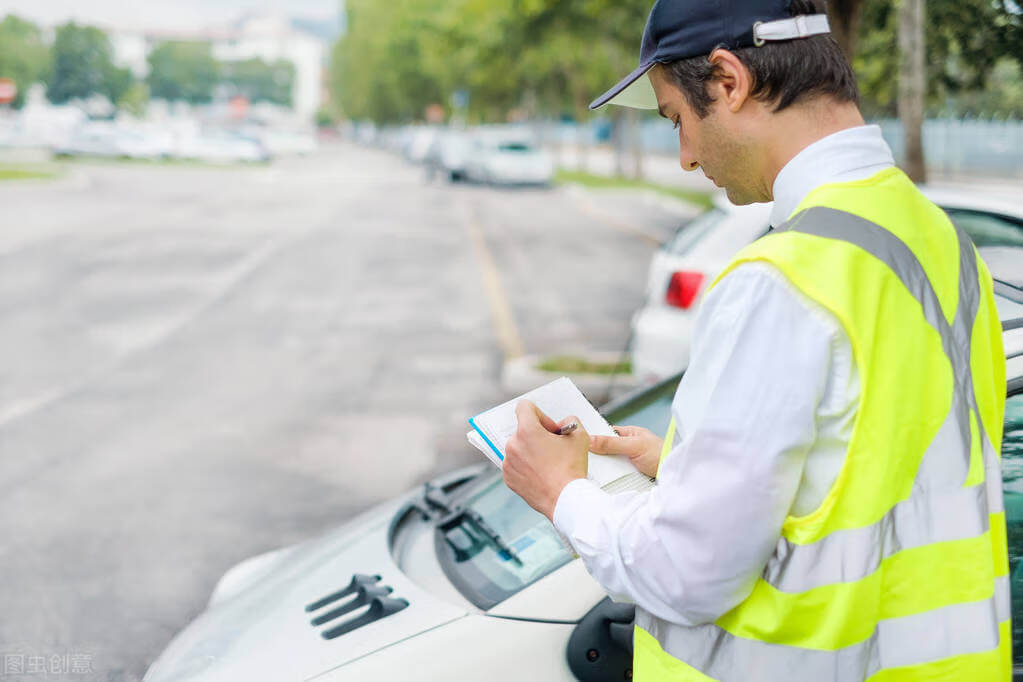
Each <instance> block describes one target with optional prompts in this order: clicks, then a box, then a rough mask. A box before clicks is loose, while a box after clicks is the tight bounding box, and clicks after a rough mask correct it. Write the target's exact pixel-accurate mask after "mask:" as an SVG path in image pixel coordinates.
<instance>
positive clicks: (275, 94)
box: [220, 58, 295, 106]
mask: <svg viewBox="0 0 1023 682" xmlns="http://www.w3.org/2000/svg"><path fill="white" fill-rule="evenodd" d="M220 71H221V80H222V82H223V83H224V84H225V85H227V86H228V87H229V89H230V90H231V91H232V92H233V93H234V94H238V95H244V96H245V97H247V98H248V99H249V100H250V101H252V102H271V103H273V104H280V105H283V106H290V105H291V89H292V84H293V83H294V82H295V65H294V64H292V63H291V62H289V61H287V60H284V59H279V60H277V61H275V62H273V63H271V64H268V63H267V62H265V61H263V60H262V59H257V58H253V59H245V60H241V61H236V62H222V63H221V67H220Z"/></svg>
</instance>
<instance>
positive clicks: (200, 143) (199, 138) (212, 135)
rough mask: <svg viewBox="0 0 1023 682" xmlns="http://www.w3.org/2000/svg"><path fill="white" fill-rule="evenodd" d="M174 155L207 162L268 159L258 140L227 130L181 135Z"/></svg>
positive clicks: (251, 161)
mask: <svg viewBox="0 0 1023 682" xmlns="http://www.w3.org/2000/svg"><path fill="white" fill-rule="evenodd" d="M175 156H177V157H178V158H181V159H189V160H195V161H205V162H207V163H238V162H247V163H257V162H263V161H269V160H270V154H269V153H268V152H267V150H266V148H265V147H264V146H263V145H262V144H260V142H259V141H258V140H254V139H252V138H249V137H243V136H241V135H235V134H233V133H229V132H205V133H201V134H198V135H189V136H184V137H182V138H181V139H180V140H179V142H178V147H177V151H176V153H175Z"/></svg>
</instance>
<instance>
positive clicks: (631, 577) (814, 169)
mask: <svg viewBox="0 0 1023 682" xmlns="http://www.w3.org/2000/svg"><path fill="white" fill-rule="evenodd" d="M819 12H820V10H819V9H817V8H815V7H813V6H812V5H811V4H810V3H809V2H807V1H805V0H790V2H786V1H785V0H747V1H744V2H742V3H725V2H717V1H715V0H693V1H691V2H689V1H683V0H658V1H657V2H656V4H655V5H654V7H653V10H652V11H651V14H650V18H649V20H648V22H647V27H646V30H645V32H644V36H643V44H642V51H641V56H640V65H639V68H638V69H636V70H635V71H634V72H633V73H632V74H630V75H629V76H628V77H627V78H626V79H624V80H623V81H622V82H621V83H619V84H618V85H617V86H616V87H615V88H613V89H612V90H611V91H609V92H608V93H607V94H606V95H604V96H603V97H601V98H600V99H599V100H597V102H595V103H594V104H595V105H596V106H600V105H602V104H604V103H606V102H608V101H609V100H612V99H613V100H614V101H615V102H616V103H618V102H621V103H624V104H627V105H630V106H647V107H650V108H657V109H658V110H659V111H660V113H661V115H662V116H664V117H666V118H668V119H669V120H671V121H672V122H673V123H674V124H675V126H676V128H678V130H679V143H680V160H681V164H682V167H683V168H684V169H686V170H695V169H697V168H702V169H703V171H704V173H706V174H707V176H708V177H709V178H711V179H712V180H713V181H714V182H715V183H716V184H717V185H719V186H720V187H723V188H724V189H725V190H726V192H727V193H728V197H729V198H730V199H731V200H732V201H733V202H735V203H737V204H747V203H751V202H756V201H770V200H773V201H774V209H773V213H772V218H771V223H772V225H773V227H774V229H773V230H772V232H771V233H770V234H768V235H766V236H765V237H763V238H761V239H759V240H758V241H756V242H754V243H753V244H752V245H750V246H748V247H747V248H745V249H743V250H742V251H741V252H740V253H739V254H738V255H737V256H736V258H735V259H734V260H733V261H732V263H731V264H730V265H729V266H728V267H727V268H726V269H725V271H724V273H723V274H722V275H721V276H720V277H719V278H718V280H717V281H716V282H715V283H714V284H713V285H712V286H711V288H710V289H709V290H708V291H707V292H705V294H704V300H703V302H702V304H701V309H700V311H699V314H698V317H697V323H696V328H695V331H694V336H693V342H692V355H691V362H690V367H689V369H688V371H687V372H686V374H685V377H684V378H683V380H682V382H681V384H680V385H679V388H678V391H677V393H676V396H675V399H674V401H673V404H672V416H673V421H672V425H671V427H670V428H669V430H668V434H667V436H666V438H665V440H664V442H663V445H662V441H661V439H660V438H658V437H657V436H656V435H654V434H651V433H649V432H647V431H645V430H643V429H638V428H630V427H619V432H620V434H621V437H620V438H613V437H595V438H593V439H592V440H591V439H590V438H589V437H588V435H587V434H585V433H583V432H581V431H576V432H575V433H573V434H572V435H570V436H558V435H554V434H553V433H552V432H553V431H555V430H556V429H557V427H558V425H557V424H555V423H553V422H552V421H551V420H550V419H549V418H548V417H546V415H543V414H542V413H541V412H540V411H539V410H538V409H537V408H536V407H535V406H534V405H532V404H530V403H528V402H523V403H521V404H520V405H519V406H518V411H517V413H518V417H519V426H518V431H517V432H516V434H515V436H514V437H513V438H512V440H511V441H510V442H509V443H508V446H507V453H506V459H505V461H504V477H505V481H506V483H507V485H508V486H509V487H510V488H511V489H512V490H514V491H515V492H516V493H518V494H519V495H521V496H522V497H523V499H525V501H526V502H527V503H529V504H530V505H531V506H532V507H533V508H535V509H537V510H538V511H540V512H541V513H543V514H545V515H546V516H547V517H548V518H550V519H551V520H552V521H553V522H554V524H555V526H556V527H557V528H558V530H559V531H560V532H561V533H562V534H563V535H564V536H565V537H566V538H568V539H569V540H570V541H571V543H572V545H573V547H574V548H575V550H576V551H577V552H578V554H579V555H580V556H581V558H582V559H583V561H584V562H585V565H586V567H587V569H588V570H589V572H590V573H591V574H592V575H593V577H594V578H596V579H597V580H598V581H599V582H600V583H601V584H602V585H603V586H604V588H605V589H607V591H608V592H609V593H610V594H612V595H613V596H615V597H616V598H618V599H622V600H629V601H633V602H635V604H636V606H637V608H636V629H635V639H634V645H635V660H634V675H635V679H637V680H652V679H657V680H660V679H673V680H674V679H681V680H708V679H712V680H813V681H815V682H817V681H823V680H841V681H846V680H864V679H868V678H869V679H876V680H882V679H883V680H923V679H927V680H993V679H1006V680H1007V679H1009V675H1010V667H1011V655H1010V646H1011V644H1010V641H1011V640H1010V630H1009V588H1008V576H1007V572H1008V562H1007V556H1006V542H1005V519H1004V512H1003V508H1002V498H1001V484H1000V473H999V463H998V454H997V453H998V452H999V449H1000V443H1001V436H1002V434H1001V424H1002V416H1003V412H1004V396H1005V367H1004V355H1003V352H1002V346H1001V332H1000V326H999V324H998V316H997V313H996V311H995V307H994V299H993V293H992V287H991V279H990V276H989V274H988V271H987V269H986V268H985V266H984V264H983V263H982V262H981V261H980V260H979V258H978V257H977V255H976V252H975V250H974V248H973V246H972V244H971V243H970V241H969V239H968V237H967V236H966V235H965V234H964V233H962V232H961V231H958V230H957V229H956V228H955V227H953V225H952V224H951V223H950V222H949V220H948V219H947V217H946V216H945V215H944V213H942V212H941V210H940V209H938V208H937V207H936V206H934V205H933V204H931V203H930V202H929V201H927V200H926V199H925V198H924V197H923V196H922V195H921V194H920V193H919V192H918V191H917V189H916V188H915V187H914V186H913V184H912V183H911V182H910V181H909V179H908V178H907V177H906V176H905V175H904V174H903V173H901V171H899V170H898V169H896V168H894V166H893V162H892V156H891V152H890V150H889V148H888V147H887V145H886V144H885V143H884V141H883V140H882V138H881V135H880V131H879V130H878V129H877V127H875V126H865V125H864V122H863V118H862V116H861V115H860V112H859V109H858V107H857V99H858V94H857V90H856V85H855V82H854V78H853V75H852V72H851V69H850V68H849V65H848V63H847V62H846V60H845V59H844V57H843V56H842V54H841V51H840V50H839V48H838V46H837V44H836V43H835V42H834V40H833V39H832V38H831V37H830V35H827V33H828V26H827V19H826V17H825V16H824V15H823V14H821V13H819ZM587 449H589V450H592V451H593V452H595V453H598V454H627V455H629V457H630V458H631V459H632V461H633V462H634V463H635V464H636V466H637V468H638V469H639V470H640V471H643V472H644V473H647V474H650V475H652V476H653V475H656V476H657V479H658V485H657V486H656V487H655V488H654V489H653V490H651V491H650V492H647V493H634V494H623V495H617V496H611V495H608V494H606V493H604V492H602V491H601V490H599V489H598V488H597V487H596V486H595V485H594V484H592V483H591V482H589V481H588V480H586V478H585V476H586V458H587V455H586V453H587Z"/></svg>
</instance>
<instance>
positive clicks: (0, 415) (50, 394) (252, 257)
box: [0, 232, 305, 430]
mask: <svg viewBox="0 0 1023 682" xmlns="http://www.w3.org/2000/svg"><path fill="white" fill-rule="evenodd" d="M303 234H305V233H304V232H299V233H296V234H295V235H293V236H291V237H290V238H288V239H272V240H270V241H269V242H267V243H265V244H263V245H262V246H260V247H259V248H258V249H256V250H255V251H254V252H252V253H251V254H249V255H248V256H246V257H245V258H244V259H242V261H241V262H239V263H238V264H237V265H235V266H234V267H232V268H231V269H229V270H228V271H227V272H226V273H225V274H224V276H223V278H222V279H221V281H220V282H219V283H218V284H217V285H216V286H214V287H213V290H212V291H211V292H210V293H209V294H208V295H207V296H206V297H205V298H204V299H203V300H201V301H199V303H198V304H197V305H195V306H193V307H192V308H191V309H189V310H186V311H185V312H184V313H182V314H181V315H179V316H178V317H177V319H175V320H173V321H172V322H171V323H170V324H168V325H167V326H166V327H164V328H163V329H162V330H161V333H159V334H154V335H152V336H149V337H148V338H145V339H144V340H143V341H139V342H136V343H134V344H132V345H131V346H129V347H127V348H126V349H125V350H124V351H122V352H120V353H118V354H117V355H116V356H114V357H113V358H111V359H110V360H108V361H107V362H105V363H104V364H102V365H100V367H98V368H97V369H96V370H95V371H93V372H90V373H88V374H86V375H84V376H82V377H81V378H79V379H78V380H76V381H72V382H70V383H68V384H65V385H63V386H59V387H55V388H51V389H47V390H45V391H42V392H40V393H37V394H36V395H34V396H31V397H28V398H24V399H22V400H18V401H15V402H14V403H13V404H9V405H6V406H5V407H4V408H3V409H0V430H3V429H4V428H6V427H7V426H9V425H10V424H12V423H14V422H16V421H18V420H19V419H23V418H25V417H27V416H29V415H31V414H33V413H35V412H38V411H39V410H42V409H44V408H46V407H48V406H50V405H52V404H53V403H56V402H58V401H60V400H63V399H64V398H66V397H67V396H69V395H72V394H74V393H77V392H78V391H80V390H82V389H83V388H85V387H86V386H88V385H89V384H90V383H92V382H94V381H96V380H97V379H100V378H102V377H103V376H105V375H107V374H109V373H110V372H112V371H113V370H114V369H116V368H117V367H118V366H119V365H121V364H122V363H123V362H124V361H125V360H127V359H129V358H130V357H131V356H133V355H136V354H138V353H141V352H143V351H146V350H149V349H151V348H154V347H156V346H158V345H160V344H161V343H163V342H164V341H166V340H167V339H168V338H170V337H171V336H173V335H174V334H175V333H177V332H178V331H180V330H181V329H182V328H184V327H185V326H186V325H188V324H189V323H190V322H192V321H193V320H194V319H196V318H197V317H199V316H200V315H202V314H203V313H204V312H206V311H207V310H209V309H210V308H212V307H213V306H214V305H216V304H217V303H218V302H220V301H222V300H223V299H224V298H225V297H226V296H227V295H228V294H229V293H230V292H231V291H232V290H233V289H235V288H236V287H237V286H238V284H239V283H240V282H242V280H244V279H245V278H246V277H248V276H249V275H250V274H251V273H252V272H253V271H255V270H256V269H257V268H258V267H259V266H261V265H262V264H263V263H265V262H266V261H267V260H268V259H269V258H270V257H271V256H272V255H274V254H275V253H276V252H278V251H280V250H281V249H282V248H284V247H285V246H286V245H288V244H290V243H292V242H294V241H296V240H297V239H298V238H299V237H301V236H302V235H303Z"/></svg>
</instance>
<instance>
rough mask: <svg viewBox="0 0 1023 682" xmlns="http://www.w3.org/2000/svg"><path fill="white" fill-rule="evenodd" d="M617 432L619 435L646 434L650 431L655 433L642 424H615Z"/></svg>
mask: <svg viewBox="0 0 1023 682" xmlns="http://www.w3.org/2000/svg"><path fill="white" fill-rule="evenodd" d="M614 430H615V433H617V434H618V435H619V436H625V437H629V436H645V435H647V434H648V433H649V434H651V435H653V434H652V433H651V431H650V430H649V429H644V428H643V427H642V426H615V427H614Z"/></svg>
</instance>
